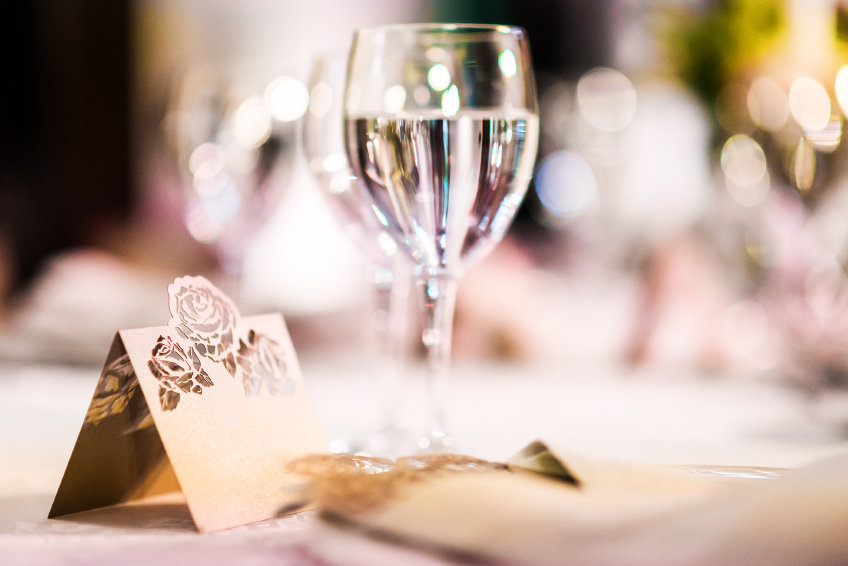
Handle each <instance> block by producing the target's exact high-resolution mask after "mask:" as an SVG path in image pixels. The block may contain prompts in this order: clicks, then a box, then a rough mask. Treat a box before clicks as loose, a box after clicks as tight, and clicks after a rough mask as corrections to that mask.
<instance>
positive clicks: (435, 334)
mask: <svg viewBox="0 0 848 566" xmlns="http://www.w3.org/2000/svg"><path fill="white" fill-rule="evenodd" d="M418 283H419V285H420V287H421V289H420V290H421V295H422V297H423V299H424V321H423V322H424V325H423V332H422V342H423V343H424V346H425V348H426V349H427V388H428V392H427V395H428V399H427V401H428V405H429V407H428V418H429V424H428V431H427V437H425V438H422V439H421V442H420V445H421V448H424V449H428V450H430V451H439V450H441V449H446V448H449V447H450V446H452V445H453V437H451V436H450V435H449V434H448V432H447V429H446V413H445V403H446V400H447V380H448V374H449V371H450V359H451V342H452V336H453V317H454V310H455V309H456V289H457V280H456V278H455V277H453V276H449V275H441V274H439V275H434V274H429V275H425V276H423V277H419V280H418Z"/></svg>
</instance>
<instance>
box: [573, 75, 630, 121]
mask: <svg viewBox="0 0 848 566" xmlns="http://www.w3.org/2000/svg"><path fill="white" fill-rule="evenodd" d="M577 106H578V108H579V109H580V114H581V115H582V116H583V118H585V119H586V121H587V122H589V123H590V124H591V125H592V126H594V127H595V128H597V129H599V130H601V131H604V132H616V131H620V130H623V129H624V128H626V127H627V125H628V124H630V122H631V120H633V117H634V116H635V115H636V89H635V88H634V86H633V83H632V82H630V79H628V78H627V77H626V76H625V75H624V74H622V73H620V72H618V71H616V70H614V69H607V68H599V69H594V70H592V71H589V72H588V73H586V74H585V75H583V76H582V77H581V78H580V80H579V81H578V82H577Z"/></svg>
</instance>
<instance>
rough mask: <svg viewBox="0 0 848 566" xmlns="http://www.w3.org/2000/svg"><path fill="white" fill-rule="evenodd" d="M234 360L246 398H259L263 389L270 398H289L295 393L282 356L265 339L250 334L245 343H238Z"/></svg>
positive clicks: (283, 355)
mask: <svg viewBox="0 0 848 566" xmlns="http://www.w3.org/2000/svg"><path fill="white" fill-rule="evenodd" d="M236 360H237V367H238V375H240V376H241V381H242V386H243V387H244V393H245V395H247V396H248V397H254V396H256V395H259V393H260V392H261V390H262V386H263V385H264V386H265V388H266V389H267V390H268V392H269V393H270V394H271V395H278V394H282V395H288V394H290V393H292V392H293V391H294V381H293V380H291V379H290V378H289V377H288V375H287V373H288V364H287V363H286V357H285V354H284V353H283V350H282V348H281V347H280V345H279V344H278V343H277V342H276V341H274V340H272V339H271V338H269V337H268V336H265V335H264V334H261V333H259V332H256V331H255V330H250V332H248V335H247V341H245V340H243V339H242V340H239V350H238V355H237V358H236Z"/></svg>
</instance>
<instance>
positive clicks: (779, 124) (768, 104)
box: [747, 77, 789, 132]
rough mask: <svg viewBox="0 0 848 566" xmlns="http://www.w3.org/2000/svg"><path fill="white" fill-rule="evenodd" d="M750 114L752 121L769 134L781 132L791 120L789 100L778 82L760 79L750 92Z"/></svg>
mask: <svg viewBox="0 0 848 566" xmlns="http://www.w3.org/2000/svg"><path fill="white" fill-rule="evenodd" d="M747 103H748V113H749V114H750V115H751V120H752V121H753V122H754V124H756V125H757V126H759V127H760V128H762V129H764V130H767V131H769V132H777V131H780V130H781V129H782V128H783V127H784V126H785V125H786V121H787V120H788V119H789V100H788V98H787V97H786V93H785V92H784V90H783V88H782V87H781V86H780V83H778V82H777V81H776V80H774V79H772V78H771V77H759V78H758V79H756V80H755V81H754V82H753V83H751V88H750V89H749V90H748V100H747Z"/></svg>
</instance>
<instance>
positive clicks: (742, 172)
mask: <svg viewBox="0 0 848 566" xmlns="http://www.w3.org/2000/svg"><path fill="white" fill-rule="evenodd" d="M720 161H721V169H722V171H723V172H724V177H725V188H726V189H727V192H728V194H729V195H730V197H731V198H732V199H733V200H734V201H736V202H737V203H739V204H741V205H743V206H755V205H757V204H760V203H761V202H763V200H765V198H766V195H767V194H768V191H769V189H770V187H771V181H770V177H769V174H768V169H767V166H766V155H765V152H763V149H762V148H761V147H760V144H758V143H757V142H756V141H754V140H753V139H751V138H749V137H748V136H745V135H742V134H737V135H735V136H732V137H730V139H728V140H727V141H726V142H725V144H724V147H723V148H722V150H721V160H720Z"/></svg>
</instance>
